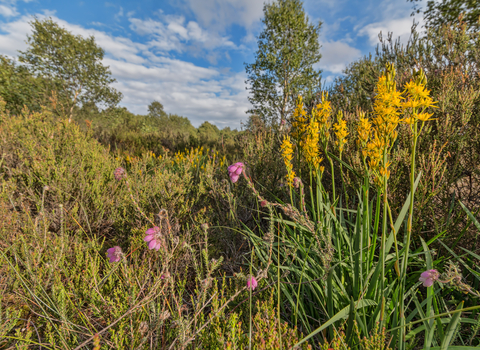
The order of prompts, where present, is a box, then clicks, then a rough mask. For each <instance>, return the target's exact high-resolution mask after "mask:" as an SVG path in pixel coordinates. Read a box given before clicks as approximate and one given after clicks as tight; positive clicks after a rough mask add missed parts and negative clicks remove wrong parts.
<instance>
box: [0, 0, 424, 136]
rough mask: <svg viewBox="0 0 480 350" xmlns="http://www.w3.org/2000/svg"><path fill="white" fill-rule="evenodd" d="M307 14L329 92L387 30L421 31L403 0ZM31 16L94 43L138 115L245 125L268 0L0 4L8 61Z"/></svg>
mask: <svg viewBox="0 0 480 350" xmlns="http://www.w3.org/2000/svg"><path fill="white" fill-rule="evenodd" d="M420 6H421V5H420ZM304 9H305V11H306V13H307V15H308V16H309V19H310V21H312V22H318V21H321V22H322V23H323V24H322V27H321V31H320V38H319V40H320V44H321V45H322V48H321V50H320V51H321V54H322V55H323V57H322V59H321V60H320V62H319V64H318V67H316V68H318V69H321V70H322V71H323V74H322V77H323V81H324V82H325V84H327V85H328V84H329V83H331V81H332V80H333V79H334V78H335V77H336V76H339V75H341V74H342V70H343V69H344V68H345V67H346V66H347V65H348V64H349V63H351V62H353V61H355V60H357V59H358V58H360V57H362V56H364V55H368V53H369V52H372V53H374V52H375V47H376V45H377V43H378V33H379V32H380V31H382V33H384V34H386V33H387V32H393V36H394V37H395V38H396V37H400V38H401V40H402V42H403V43H406V42H407V40H408V37H409V35H410V28H411V26H412V23H413V20H414V18H415V21H416V22H420V26H421V25H422V24H423V21H422V18H421V14H420V15H416V16H415V17H410V13H411V12H412V4H411V3H409V2H407V1H406V0H383V1H381V0H363V1H347V0H337V1H332V0H305V1H304ZM33 16H37V17H38V18H40V19H42V18H45V17H51V18H52V19H53V20H54V21H56V22H57V23H59V24H60V26H62V27H64V28H66V29H67V30H69V31H71V32H73V33H74V34H80V35H83V36H85V37H87V36H90V35H93V36H94V37H95V40H96V42H97V44H98V45H99V46H100V47H102V48H103V49H104V50H105V58H104V64H105V65H107V66H110V70H111V72H112V76H113V77H114V78H115V79H116V80H117V82H116V83H114V84H113V86H114V87H115V88H116V89H118V90H119V91H121V92H122V93H123V95H124V97H123V100H122V101H121V102H120V106H125V107H127V108H128V109H129V110H130V111H131V112H133V113H137V114H146V113H147V106H148V105H149V104H150V102H152V101H153V100H158V101H160V102H161V103H162V104H163V105H164V107H165V111H166V112H167V113H176V114H179V115H182V116H185V117H188V118H189V119H190V121H191V122H192V124H193V125H194V126H195V127H198V126H199V125H200V124H201V123H202V122H204V121H209V122H211V123H213V124H215V125H217V126H218V127H219V128H220V129H222V128H224V127H226V126H229V127H231V128H237V129H238V130H240V129H241V122H242V121H243V122H246V120H247V118H248V116H247V114H246V113H245V112H246V111H247V110H248V109H249V108H250V104H249V102H248V100H247V96H248V91H247V90H246V89H245V87H246V85H245V80H246V79H247V76H246V73H245V67H244V62H246V63H252V62H253V61H254V54H255V51H256V49H257V41H256V36H258V34H259V33H260V32H261V30H262V23H261V19H262V17H263V0H176V1H172V0H138V1H136V2H133V1H124V0H122V1H102V0H96V1H93V0H82V1H76V0H75V1H73V0H70V1H65V0H0V54H1V55H6V56H9V57H13V58H15V57H17V55H18V50H25V49H26V47H27V45H26V43H25V40H26V36H27V34H30V33H31V26H30V24H29V22H30V21H31V20H32V18H33Z"/></svg>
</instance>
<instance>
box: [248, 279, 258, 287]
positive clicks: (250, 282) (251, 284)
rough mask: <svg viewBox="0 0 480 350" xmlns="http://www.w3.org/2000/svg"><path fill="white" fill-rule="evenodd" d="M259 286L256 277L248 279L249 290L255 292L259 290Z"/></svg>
mask: <svg viewBox="0 0 480 350" xmlns="http://www.w3.org/2000/svg"><path fill="white" fill-rule="evenodd" d="M257 286H258V282H257V280H256V279H255V277H253V276H249V277H248V278H247V289H251V290H254V289H255V288H257Z"/></svg>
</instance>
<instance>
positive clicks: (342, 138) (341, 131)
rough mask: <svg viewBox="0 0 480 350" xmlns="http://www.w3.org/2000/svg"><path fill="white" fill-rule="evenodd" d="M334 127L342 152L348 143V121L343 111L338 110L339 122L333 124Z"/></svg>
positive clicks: (337, 142) (337, 143)
mask: <svg viewBox="0 0 480 350" xmlns="http://www.w3.org/2000/svg"><path fill="white" fill-rule="evenodd" d="M333 128H334V129H335V135H336V136H337V141H335V144H336V145H337V146H338V149H339V150H340V153H341V152H343V147H344V146H345V144H346V143H347V140H346V138H347V135H348V132H347V122H346V121H345V120H344V119H343V112H342V111H338V114H337V123H336V124H334V125H333Z"/></svg>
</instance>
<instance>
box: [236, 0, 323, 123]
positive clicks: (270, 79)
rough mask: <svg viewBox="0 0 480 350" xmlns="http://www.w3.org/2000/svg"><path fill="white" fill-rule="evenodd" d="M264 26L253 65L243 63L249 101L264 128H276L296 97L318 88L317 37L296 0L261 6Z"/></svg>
mask: <svg viewBox="0 0 480 350" xmlns="http://www.w3.org/2000/svg"><path fill="white" fill-rule="evenodd" d="M263 12H264V16H265V17H264V18H263V20H262V22H263V24H264V25H265V28H264V30H263V31H262V32H261V33H260V35H259V36H258V50H257V52H256V53H255V63H251V64H245V68H246V72H247V75H248V80H247V81H246V83H247V84H249V85H250V87H247V89H249V90H250V96H249V98H248V99H249V101H250V103H252V105H253V108H252V109H251V110H249V111H248V112H247V113H250V114H252V115H253V114H255V115H257V116H259V117H260V118H261V120H262V121H263V122H264V123H265V124H266V125H268V126H274V125H278V124H277V123H278V122H279V121H280V120H284V119H286V117H287V116H288V114H289V113H290V111H292V109H293V108H294V105H295V100H296V96H297V94H302V95H306V96H312V95H314V94H315V92H317V90H319V89H320V79H321V75H320V74H321V71H320V70H316V69H314V67H313V66H314V65H315V63H317V62H319V61H320V58H321V57H322V56H321V54H320V52H319V51H320V44H319V42H318V35H319V31H320V27H321V25H322V23H321V22H318V24H313V23H311V22H310V21H309V18H308V16H307V15H306V14H305V11H304V9H303V3H302V2H301V1H300V0H277V1H275V2H273V3H270V4H265V5H264V7H263Z"/></svg>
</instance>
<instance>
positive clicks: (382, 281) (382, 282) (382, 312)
mask: <svg viewBox="0 0 480 350" xmlns="http://www.w3.org/2000/svg"><path fill="white" fill-rule="evenodd" d="M383 164H385V165H386V164H387V151H386V150H385V151H384V153H383ZM387 205H388V202H387V174H386V173H385V175H384V176H383V217H382V242H381V246H380V263H381V264H382V277H381V279H380V291H381V293H382V306H381V309H380V329H382V328H383V327H384V317H385V243H386V236H387V235H386V232H387Z"/></svg>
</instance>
